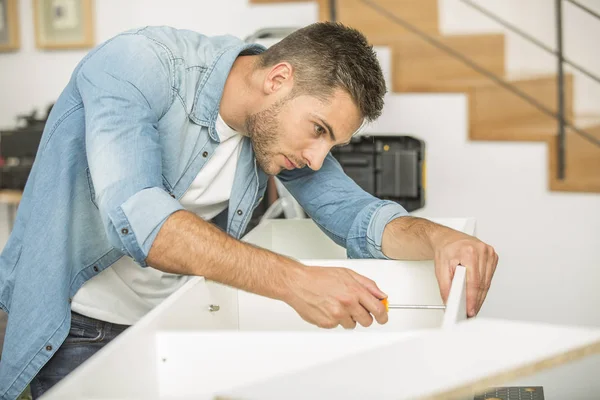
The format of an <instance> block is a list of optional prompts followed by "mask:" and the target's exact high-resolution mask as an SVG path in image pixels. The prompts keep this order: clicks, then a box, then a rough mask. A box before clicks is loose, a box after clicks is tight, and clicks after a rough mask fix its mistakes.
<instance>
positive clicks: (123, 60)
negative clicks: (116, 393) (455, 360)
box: [0, 23, 498, 399]
mask: <svg viewBox="0 0 600 400" xmlns="http://www.w3.org/2000/svg"><path fill="white" fill-rule="evenodd" d="M384 93H385V83H384V80H383V76H382V73H381V69H380V67H379V64H378V62H377V59H376V57H375V54H374V52H373V50H372V48H371V47H370V46H369V45H368V44H367V42H366V40H365V38H364V37H363V36H362V35H361V34H360V33H358V32H357V31H355V30H352V29H349V28H346V27H344V26H342V25H338V24H333V23H319V24H314V25H310V26H308V27H305V28H303V29H301V30H299V31H296V32H294V33H293V34H291V35H289V36H288V37H286V38H284V39H283V40H282V41H281V42H279V43H278V44H276V45H274V46H272V47H271V48H269V49H268V50H265V49H264V48H263V47H261V46H258V45H248V44H244V43H243V42H242V41H240V40H238V39H235V38H233V37H229V36H224V37H211V38H209V37H205V36H202V35H200V34H197V33H194V32H190V31H181V30H175V29H171V28H166V27H161V28H150V27H148V28H144V29H139V30H135V31H130V32H126V33H124V34H121V35H119V36H117V37H115V38H113V39H111V40H109V41H108V42H106V43H104V44H102V45H101V46H98V47H97V48H96V49H94V50H93V51H92V52H91V53H90V54H89V55H88V56H86V57H85V58H84V59H83V60H82V61H81V63H80V64H79V65H78V66H77V68H76V69H75V71H74V73H73V75H72V78H71V80H70V82H69V83H68V85H67V86H66V88H65V89H64V91H63V92H62V94H61V95H60V97H59V98H58V100H57V102H56V104H55V105H54V108H53V110H52V113H51V115H50V118H49V120H48V122H47V124H46V127H45V131H44V135H43V138H42V141H41V143H40V147H39V150H38V155H37V158H36V161H35V165H34V167H33V169H32V171H31V175H30V178H29V181H28V183H27V186H26V188H25V191H24V195H23V201H22V203H21V205H20V209H19V215H18V217H17V220H16V223H15V227H14V230H13V232H12V235H11V237H10V239H9V241H8V243H7V245H6V248H5V249H4V251H3V252H2V255H1V257H0V283H1V292H0V305H1V306H2V308H3V309H5V310H7V311H8V312H9V320H8V327H7V334H6V344H5V348H4V354H3V357H2V362H1V363H0V396H1V398H2V399H14V398H15V397H16V396H17V395H18V394H19V393H20V392H21V391H22V390H23V389H24V388H25V387H26V385H27V384H28V383H29V382H30V381H31V380H32V379H33V381H32V382H31V387H32V392H33V394H34V396H36V397H37V396H39V395H40V394H42V393H43V392H44V391H46V390H48V389H49V388H50V387H51V386H52V385H54V384H55V383H56V382H58V381H59V380H60V379H61V378H62V377H64V376H65V375H67V374H68V373H69V372H70V371H71V370H73V369H74V368H75V367H76V366H77V365H79V364H80V363H81V362H83V361H84V360H85V359H87V358H88V357H89V356H91V355H92V354H93V353H94V352H95V351H97V350H98V349H99V348H100V347H102V346H103V345H104V344H105V343H106V342H107V341H108V340H110V339H112V338H113V337H115V336H116V335H117V334H119V333H120V332H122V331H123V330H124V329H125V328H126V327H127V326H129V325H131V324H133V323H135V322H136V321H137V320H139V318H141V317H142V316H143V315H144V314H145V313H146V312H148V311H149V310H150V309H152V307H154V306H155V305H156V304H158V303H160V302H161V301H162V300H164V299H165V298H166V297H167V296H168V295H169V294H171V293H173V292H174V291H175V290H177V289H178V288H179V287H181V285H183V284H184V283H185V282H186V280H188V279H189V278H190V277H191V276H194V275H199V276H204V277H206V278H207V279H211V280H214V281H218V282H222V283H224V284H228V285H231V286H234V287H237V288H240V289H243V290H247V291H250V292H254V293H257V294H260V295H263V296H268V297H271V298H274V299H279V300H282V301H284V302H286V303H287V304H289V305H290V306H291V307H293V308H294V309H295V310H296V311H297V312H298V314H299V315H300V316H301V317H302V318H304V319H305V320H306V321H308V322H310V323H313V324H315V325H318V326H320V327H323V328H333V327H336V326H338V325H341V326H343V327H345V328H354V327H355V326H356V324H357V323H359V324H361V325H363V326H369V325H370V324H371V323H372V322H373V318H375V320H377V322H378V323H380V324H384V323H386V322H387V314H386V311H385V309H384V307H383V305H382V304H381V302H380V299H382V298H385V297H386V295H385V294H384V293H382V292H381V290H379V288H378V287H377V285H376V284H375V282H373V281H371V280H369V279H367V278H366V277H363V276H361V275H358V274H356V273H354V272H353V271H350V270H347V269H344V268H325V267H307V266H304V265H301V264H300V263H298V262H296V261H293V260H291V259H289V258H287V257H283V256H281V255H278V254H275V253H272V252H270V251H267V250H264V249H259V248H256V247H253V246H251V245H248V244H245V243H242V242H241V241H239V240H238V238H239V237H240V236H241V235H242V234H243V233H244V231H245V228H246V226H247V224H248V221H249V218H250V216H251V214H252V211H253V209H254V208H255V207H256V206H257V205H258V203H259V202H260V200H261V198H262V195H263V193H264V191H265V187H266V182H267V176H268V175H278V177H279V178H280V179H281V180H282V182H283V183H284V184H285V185H286V187H287V189H288V190H289V191H290V192H291V193H292V194H293V195H294V196H295V198H296V199H297V200H298V201H299V203H300V204H301V205H302V206H303V208H304V209H305V210H306V212H307V213H308V215H310V217H311V218H313V219H314V220H315V222H316V223H317V224H318V225H319V226H320V227H321V228H322V229H323V231H324V232H325V233H326V234H327V235H329V237H331V238H332V239H333V240H335V241H336V242H337V243H339V244H340V245H342V246H345V247H346V248H347V252H348V256H349V257H352V258H392V259H413V260H415V259H435V263H436V274H437V279H438V282H439V286H440V291H441V294H442V297H443V298H444V301H445V299H446V298H447V296H448V291H449V287H450V281H451V278H452V275H453V272H454V269H455V267H456V266H457V265H458V264H462V265H465V266H466V267H467V270H468V275H467V276H468V278H467V279H468V307H469V315H470V316H473V315H475V314H476V313H477V312H478V310H479V309H480V307H481V305H482V303H483V301H484V299H485V297H486V294H487V291H488V288H489V285H490V281H491V279H492V276H493V274H494V270H495V267H496V264H497V261H498V258H497V255H496V253H495V252H494V250H493V249H492V248H491V247H490V246H488V245H486V244H484V243H482V242H480V241H479V240H477V239H476V238H473V237H471V236H468V235H465V234H462V233H460V232H457V231H454V230H452V229H449V228H445V227H442V226H439V225H436V224H434V223H432V222H428V221H426V220H423V219H419V218H413V217H409V216H408V215H407V212H406V211H405V210H404V209H403V208H402V207H400V206H399V205H398V204H396V203H393V202H390V201H382V200H379V199H377V198H374V197H373V196H371V195H369V194H367V193H365V192H364V191H362V190H361V189H360V188H359V187H358V186H357V185H356V184H355V183H354V182H353V181H352V180H351V179H349V178H348V177H347V176H346V175H344V173H343V171H342V170H341V168H340V166H339V164H338V163H337V162H336V161H335V159H334V158H333V157H332V156H331V155H330V154H329V151H330V149H331V148H332V147H333V146H340V145H344V144H345V143H347V142H348V141H349V140H350V139H351V137H352V136H353V135H354V134H355V132H356V131H357V130H359V129H360V127H361V126H362V125H363V124H364V123H365V122H366V121H372V120H374V119H376V118H377V117H378V116H379V115H380V113H381V110H382V107H383V96H384ZM109 267H110V268H109ZM84 283H85V285H84Z"/></svg>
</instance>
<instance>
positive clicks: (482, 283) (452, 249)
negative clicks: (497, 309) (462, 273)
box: [434, 231, 498, 317]
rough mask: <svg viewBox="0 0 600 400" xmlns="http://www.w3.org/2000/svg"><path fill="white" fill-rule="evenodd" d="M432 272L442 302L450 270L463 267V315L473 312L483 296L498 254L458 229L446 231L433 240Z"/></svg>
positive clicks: (448, 289) (473, 314)
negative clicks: (464, 310)
mask: <svg viewBox="0 0 600 400" xmlns="http://www.w3.org/2000/svg"><path fill="white" fill-rule="evenodd" d="M434 251H435V275H436V277H437V280H438V284H439V286H440V293H441V295H442V299H443V300H444V302H446V300H447V299H448V294H449V293H450V285H451V283H452V278H453V277H454V271H455V270H456V267H457V266H458V265H462V266H464V267H466V269H467V315H468V316H469V317H473V316H475V315H476V314H477V313H478V312H479V310H480V309H481V306H482V304H483V302H484V300H485V298H486V296H487V293H488V290H489V288H490V284H491V282H492V277H493V276H494V271H495V270H496V265H498V254H496V251H495V250H494V248H493V247H492V246H490V245H488V244H485V243H483V242H482V241H480V240H479V239H477V238H475V237H473V236H469V235H467V234H464V233H462V232H458V231H450V232H448V231H446V232H444V235H443V236H441V237H440V238H438V240H437V241H436V243H435V244H434Z"/></svg>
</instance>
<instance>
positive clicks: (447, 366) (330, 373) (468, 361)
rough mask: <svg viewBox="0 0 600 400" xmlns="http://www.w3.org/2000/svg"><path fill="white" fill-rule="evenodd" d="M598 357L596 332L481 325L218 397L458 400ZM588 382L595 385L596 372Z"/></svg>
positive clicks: (468, 324) (599, 346) (424, 337)
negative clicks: (546, 371)
mask: <svg viewBox="0 0 600 400" xmlns="http://www.w3.org/2000/svg"><path fill="white" fill-rule="evenodd" d="M298 345H299V346H301V345H302V344H301V343H299V344H298ZM599 351H600V330H598V329H585V328H574V327H564V326H552V325H547V324H531V323H526V322H516V321H503V320H487V319H482V318H477V319H473V320H469V321H467V322H465V323H462V324H457V325H454V326H453V327H452V328H450V329H443V330H430V331H429V332H423V333H421V334H419V335H415V336H411V337H407V338H405V339H404V340H398V341H397V342H394V343H391V344H387V345H385V346H381V347H378V348H376V349H370V350H368V351H364V352H361V353H358V354H354V355H350V356H347V357H342V358H339V359H337V360H334V361H331V362H328V363H324V364H320V365H318V366H312V367H310V368H305V369H304V370H303V371H301V372H297V373H289V374H284V375H279V376H277V377H276V378H273V379H269V380H266V381H263V382H260V383H256V384H253V385H249V386H246V387H240V388H237V389H235V390H231V391H226V392H223V394H222V397H220V398H221V399H236V400H241V399H244V400H258V399H260V400H269V399H286V400H295V399H298V400H300V399H302V400H304V399H312V400H319V399H324V400H325V399H327V400H330V399H337V398H344V399H345V400H351V399H357V400H358V399H361V400H362V399H380V400H386V399H395V400H398V399H425V398H427V399H444V400H447V399H460V398H468V396H472V395H473V394H474V393H477V392H479V391H482V390H484V389H486V388H488V387H491V386H497V385H498V386H499V385H501V384H502V383H503V382H507V381H511V380H514V379H515V378H516V377H518V376H520V377H523V376H526V375H531V374H535V373H537V372H539V371H543V370H545V369H548V368H551V367H554V366H557V365H561V364H564V363H566V362H570V361H573V360H575V359H579V358H581V357H584V356H587V355H589V354H592V353H597V352H599ZM587 378H588V380H594V379H597V377H596V371H589V373H588V375H587Z"/></svg>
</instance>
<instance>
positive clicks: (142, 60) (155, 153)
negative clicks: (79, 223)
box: [76, 34, 183, 267]
mask: <svg viewBox="0 0 600 400" xmlns="http://www.w3.org/2000/svg"><path fill="white" fill-rule="evenodd" d="M170 60H171V57H170V54H169V53H168V50H167V49H165V48H163V47H162V46H161V45H160V44H158V43H156V42H154V41H152V40H150V39H149V38H147V37H145V36H143V35H139V34H125V35H121V36H118V37H117V38H115V39H112V40H111V41H109V42H107V43H106V44H105V45H104V46H103V47H101V48H100V49H98V50H96V51H95V52H94V53H92V54H91V55H90V56H89V58H88V59H87V60H86V61H85V62H84V63H83V64H82V66H81V68H80V69H79V71H78V72H77V74H76V85H77V88H78V91H79V94H80V96H81V98H82V101H83V106H84V111H85V124H86V134H85V140H86V153H87V157H88V164H89V169H90V175H91V178H92V182H93V185H94V191H95V196H96V202H97V204H98V209H99V211H100V215H101V217H102V221H103V223H104V227H105V230H106V234H107V236H108V239H109V241H110V243H111V244H112V245H113V246H114V247H115V248H118V249H120V250H121V251H123V252H124V253H125V254H127V255H129V256H130V257H132V258H133V259H134V260H135V261H136V262H137V263H139V264H140V265H141V266H144V267H145V266H147V264H146V258H147V257H148V253H149V251H150V248H151V247H152V244H153V242H154V239H155V238H156V235H157V234H158V231H159V230H160V228H161V226H162V225H163V223H164V222H165V221H166V219H167V218H168V217H169V215H171V214H172V213H174V212H176V211H178V210H181V209H183V207H182V206H181V204H180V203H179V202H178V201H177V200H175V199H174V198H172V197H171V196H170V195H169V193H167V192H166V191H165V190H164V189H163V180H162V176H163V175H162V147H161V144H160V138H159V132H158V121H159V120H160V118H161V117H162V116H163V115H164V114H165V113H166V112H167V111H168V109H169V107H170V105H171V104H172V102H173V96H174V93H173V90H172V87H173V82H172V79H173V78H172V73H171V65H170V62H171V61H170Z"/></svg>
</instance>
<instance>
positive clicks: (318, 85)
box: [258, 22, 386, 121]
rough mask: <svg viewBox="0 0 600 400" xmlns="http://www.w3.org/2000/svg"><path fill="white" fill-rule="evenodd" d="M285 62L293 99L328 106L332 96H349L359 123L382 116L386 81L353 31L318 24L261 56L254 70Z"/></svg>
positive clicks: (363, 40)
mask: <svg viewBox="0 0 600 400" xmlns="http://www.w3.org/2000/svg"><path fill="white" fill-rule="evenodd" d="M284 61H287V62H289V63H290V64H291V65H292V67H293V68H294V70H295V73H294V82H295V86H294V90H293V92H292V94H293V95H299V94H308V95H311V96H315V97H317V98H319V99H322V100H327V99H328V98H330V96H331V95H332V94H333V92H334V90H335V89H337V88H341V89H343V90H345V91H346V92H348V93H349V94H350V96H351V97H352V99H353V100H354V102H355V103H356V106H357V107H358V108H359V110H360V113H361V114H362V117H363V118H365V119H366V120H367V121H373V120H375V119H377V118H378V117H379V116H380V115H381V110H382V108H383V97H384V95H385V93H386V87H385V80H384V78H383V73H382V72H381V66H380V65H379V61H378V60H377V56H376V54H375V51H374V50H373V46H372V45H369V43H368V42H367V39H366V38H365V36H364V35H363V34H362V33H360V32H359V31H357V30H356V29H353V28H350V27H347V26H344V25H342V24H340V23H334V22H318V23H315V24H311V25H308V26H306V27H304V28H302V29H299V30H296V31H294V32H293V33H291V34H289V35H288V36H286V37H285V38H283V39H282V40H281V41H279V42H277V43H276V44H274V45H273V46H271V47H270V48H268V49H267V50H266V51H265V52H263V53H262V54H261V55H260V58H259V63H258V67H259V68H261V69H262V68H268V67H272V66H274V65H276V64H277V63H280V62H284Z"/></svg>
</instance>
